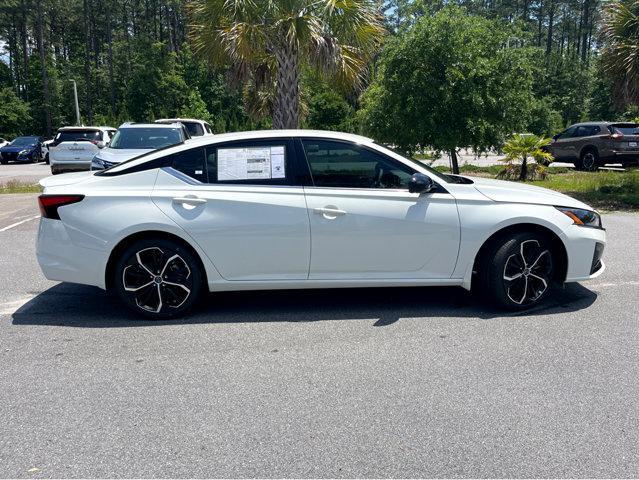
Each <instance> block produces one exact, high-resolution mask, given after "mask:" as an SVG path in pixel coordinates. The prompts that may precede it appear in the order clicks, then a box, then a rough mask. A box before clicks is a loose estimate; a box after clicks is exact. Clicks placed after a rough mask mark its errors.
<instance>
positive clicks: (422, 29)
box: [360, 7, 534, 172]
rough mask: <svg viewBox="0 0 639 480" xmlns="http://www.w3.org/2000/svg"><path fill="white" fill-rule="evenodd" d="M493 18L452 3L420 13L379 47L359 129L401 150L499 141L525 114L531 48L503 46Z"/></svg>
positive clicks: (480, 146) (521, 124)
mask: <svg viewBox="0 0 639 480" xmlns="http://www.w3.org/2000/svg"><path fill="white" fill-rule="evenodd" d="M511 34H512V32H511V31H510V29H508V28H505V27H504V26H503V25H502V24H501V23H500V22H498V21H493V20H487V19H485V18H481V17H477V16H472V15H468V14H467V13H465V11H464V10H462V9H460V8H455V7H449V8H445V9H443V10H440V11H439V12H438V13H437V14H435V15H434V16H432V17H427V16H424V17H422V18H420V19H419V20H418V21H417V22H416V24H415V26H414V27H412V28H411V29H410V30H408V31H407V32H406V34H405V35H403V36H401V37H399V38H396V39H393V41H391V42H390V43H389V45H388V48H387V49H386V51H385V52H384V54H383V57H382V61H381V67H380V75H379V78H378V79H377V80H376V81H375V82H374V84H373V85H372V86H371V87H370V88H369V89H368V90H367V91H366V92H365V94H364V96H363V98H362V105H363V111H362V112H361V115H360V118H361V121H362V122H363V125H362V127H363V129H364V131H365V132H366V133H369V134H371V135H372V136H373V137H374V138H376V139H378V140H380V141H383V142H386V143H391V144H394V145H396V146H398V147H399V148H401V149H404V150H406V151H415V150H418V149H421V148H425V147H432V148H434V149H436V150H444V151H447V152H450V155H451V158H452V163H453V170H454V171H455V172H459V167H458V163H457V155H456V150H457V149H458V148H467V147H471V148H474V149H475V150H478V151H482V150H486V149H488V148H491V147H495V146H498V145H500V144H501V143H502V142H503V140H504V139H505V137H506V136H507V135H509V134H511V133H512V132H513V131H521V130H522V129H523V128H525V126H526V124H527V123H528V121H529V111H530V108H531V103H532V76H533V75H532V73H533V61H534V52H533V51H531V50H530V49H514V48H506V45H507V39H508V37H509V36H510V35H511Z"/></svg>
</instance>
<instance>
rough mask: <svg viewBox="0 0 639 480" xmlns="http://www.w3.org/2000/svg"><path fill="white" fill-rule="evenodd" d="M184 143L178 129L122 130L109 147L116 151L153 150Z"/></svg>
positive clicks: (117, 133)
mask: <svg viewBox="0 0 639 480" xmlns="http://www.w3.org/2000/svg"><path fill="white" fill-rule="evenodd" d="M181 142H182V138H181V136H180V131H179V130H178V129H177V128H157V127H152V128H120V129H119V130H118V131H117V132H116V134H115V135H114V136H113V140H112V141H111V144H110V145H109V146H110V147H111V148H115V149H132V150H135V149H140V150H142V149H144V150H146V149H153V150H156V149H158V148H164V147H168V146H170V145H175V144H178V143H181Z"/></svg>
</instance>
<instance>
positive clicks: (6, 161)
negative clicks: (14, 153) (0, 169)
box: [0, 160, 9, 165]
mask: <svg viewBox="0 0 639 480" xmlns="http://www.w3.org/2000/svg"><path fill="white" fill-rule="evenodd" d="M8 163H9V161H8V160H0V165H6V164H8Z"/></svg>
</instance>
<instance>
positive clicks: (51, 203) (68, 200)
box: [38, 195, 84, 220]
mask: <svg viewBox="0 0 639 480" xmlns="http://www.w3.org/2000/svg"><path fill="white" fill-rule="evenodd" d="M83 198H84V195H40V196H39V197H38V205H39V207H40V213H41V214H42V216H43V217H44V218H52V219H54V220H60V215H59V214H58V208H60V207H64V206H65V205H71V204H72V203H77V202H79V201H81V200H82V199H83Z"/></svg>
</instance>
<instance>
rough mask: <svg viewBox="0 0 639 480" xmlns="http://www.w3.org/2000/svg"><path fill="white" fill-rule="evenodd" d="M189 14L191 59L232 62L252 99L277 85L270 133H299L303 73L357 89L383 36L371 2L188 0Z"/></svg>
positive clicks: (373, 3)
mask: <svg viewBox="0 0 639 480" xmlns="http://www.w3.org/2000/svg"><path fill="white" fill-rule="evenodd" d="M188 7H189V12H190V17H191V30H190V35H191V39H192V43H193V47H194V51H195V52H196V53H198V54H200V55H202V56H204V57H205V58H206V59H208V60H210V61H212V62H217V63H226V62H229V63H230V64H231V65H233V67H234V71H235V72H236V74H237V76H238V77H239V78H244V79H246V78H247V77H248V76H249V75H250V76H252V83H253V84H254V86H255V90H256V91H260V90H262V89H264V90H265V91H267V92H268V90H269V89H271V88H272V87H273V84H274V86H275V87H274V99H273V102H272V106H273V108H272V110H273V127H275V128H299V125H300V119H301V109H300V78H301V69H302V67H303V66H304V65H309V66H311V67H313V68H314V69H316V70H317V71H319V72H322V73H323V74H325V75H326V76H328V77H332V78H333V79H335V80H336V81H337V82H338V83H341V84H344V85H350V86H357V85H359V83H360V82H361V79H362V75H363V74H364V73H365V71H366V68H367V62H368V61H369V59H370V58H371V57H372V55H373V54H374V53H375V52H376V51H377V49H378V46H379V45H380V42H381V40H382V37H383V35H384V31H385V30H384V28H383V26H382V23H381V18H380V15H379V12H378V6H377V2H376V1H374V0H357V1H351V0H349V1H345V0H269V1H264V2H254V1H247V0H193V1H192V2H190V3H188ZM262 87H263V88H262ZM256 98H259V96H256Z"/></svg>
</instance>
